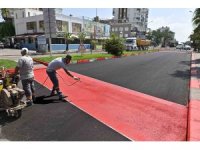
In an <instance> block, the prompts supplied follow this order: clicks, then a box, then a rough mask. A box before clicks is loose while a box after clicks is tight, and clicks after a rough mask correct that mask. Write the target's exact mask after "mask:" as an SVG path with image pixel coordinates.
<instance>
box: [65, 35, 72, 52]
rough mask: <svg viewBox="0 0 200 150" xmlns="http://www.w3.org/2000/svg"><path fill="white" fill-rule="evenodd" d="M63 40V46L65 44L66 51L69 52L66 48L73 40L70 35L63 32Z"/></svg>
mask: <svg viewBox="0 0 200 150" xmlns="http://www.w3.org/2000/svg"><path fill="white" fill-rule="evenodd" d="M64 39H65V44H66V51H68V50H69V47H68V44H69V41H72V40H73V39H74V38H73V37H72V34H71V33H69V32H65V33H64Z"/></svg>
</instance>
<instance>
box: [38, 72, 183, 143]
mask: <svg viewBox="0 0 200 150" xmlns="http://www.w3.org/2000/svg"><path fill="white" fill-rule="evenodd" d="M58 74H59V75H60V76H61V77H62V78H63V79H64V80H63V79H62V78H61V77H59V76H58V77H59V82H60V88H61V91H62V92H63V93H64V94H65V95H68V96H69V99H70V103H72V104H73V105H75V106H76V107H78V108H80V109H81V110H83V111H84V112H86V113H88V114H89V115H91V116H93V117H94V118H96V119H97V120H99V121H101V122H103V123H104V124H106V125H107V126H109V127H111V128H112V129H114V130H115V131H117V132H119V133H121V134H122V135H124V136H126V137H128V138H129V139H131V140H140V141H145V140H150V141H165V140H168V141H183V140H186V126H187V125H186V124H187V122H186V121H187V108H186V107H185V106H182V105H179V104H176V103H172V102H168V101H166V100H163V99H160V98H156V97H153V96H149V95H146V94H143V93H139V92H136V91H133V90H129V89H126V88H123V87H120V86H116V85H113V84H110V83H106V82H103V81H100V80H96V79H93V78H90V77H87V76H83V75H80V74H77V73H73V74H74V75H76V76H77V77H80V78H81V81H80V82H77V83H76V84H74V85H73V86H68V85H71V84H72V83H74V82H75V81H74V80H73V79H72V78H70V77H68V76H67V75H66V74H65V73H64V71H63V70H60V71H58ZM46 76H47V75H46V73H45V69H37V70H35V79H36V81H38V82H39V83H42V84H43V82H44V80H45V79H46ZM44 86H46V87H48V88H51V87H52V84H51V82H50V80H49V79H48V80H47V82H46V83H45V85H44Z"/></svg>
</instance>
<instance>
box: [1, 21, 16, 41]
mask: <svg viewBox="0 0 200 150" xmlns="http://www.w3.org/2000/svg"><path fill="white" fill-rule="evenodd" d="M14 35H15V28H14V25H13V24H12V23H11V22H2V23H0V38H1V39H3V38H6V37H9V36H14Z"/></svg>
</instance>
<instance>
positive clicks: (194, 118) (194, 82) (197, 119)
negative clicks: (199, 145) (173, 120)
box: [187, 52, 200, 141]
mask: <svg viewBox="0 0 200 150" xmlns="http://www.w3.org/2000/svg"><path fill="white" fill-rule="evenodd" d="M198 59H200V54H199V57H197V54H196V55H195V53H194V52H193V53H192V59H191V78H190V94H189V105H188V109H189V110H188V131H187V135H188V136H187V141H200V69H199V67H200V64H198V63H197V60H198Z"/></svg>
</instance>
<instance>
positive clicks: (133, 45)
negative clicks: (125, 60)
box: [124, 37, 138, 50]
mask: <svg viewBox="0 0 200 150" xmlns="http://www.w3.org/2000/svg"><path fill="white" fill-rule="evenodd" d="M124 45H125V47H126V50H137V49H138V48H137V42H136V37H130V38H126V40H125V44H124Z"/></svg>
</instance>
